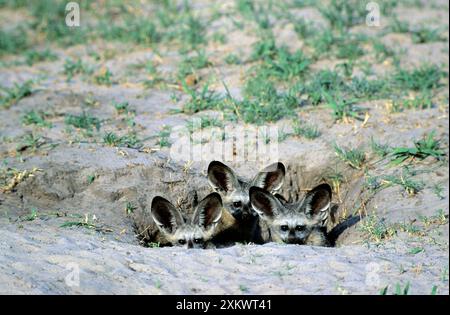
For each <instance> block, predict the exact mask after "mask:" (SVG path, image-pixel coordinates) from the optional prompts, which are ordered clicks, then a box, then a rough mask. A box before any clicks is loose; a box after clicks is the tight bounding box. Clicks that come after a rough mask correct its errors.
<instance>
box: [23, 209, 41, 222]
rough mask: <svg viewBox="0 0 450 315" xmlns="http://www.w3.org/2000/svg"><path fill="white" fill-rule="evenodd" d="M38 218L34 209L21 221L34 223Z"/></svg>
mask: <svg viewBox="0 0 450 315" xmlns="http://www.w3.org/2000/svg"><path fill="white" fill-rule="evenodd" d="M37 217H38V212H37V209H36V208H32V209H31V212H30V213H29V214H27V215H26V216H25V217H23V218H22V219H21V221H34V220H35V219H36V218H37Z"/></svg>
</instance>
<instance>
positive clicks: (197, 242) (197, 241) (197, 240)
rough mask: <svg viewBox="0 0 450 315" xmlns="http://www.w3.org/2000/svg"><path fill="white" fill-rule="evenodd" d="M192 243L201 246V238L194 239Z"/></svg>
mask: <svg viewBox="0 0 450 315" xmlns="http://www.w3.org/2000/svg"><path fill="white" fill-rule="evenodd" d="M194 243H195V244H201V243H203V240H202V239H201V238H194Z"/></svg>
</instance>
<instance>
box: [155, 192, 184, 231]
mask: <svg viewBox="0 0 450 315" xmlns="http://www.w3.org/2000/svg"><path fill="white" fill-rule="evenodd" d="M151 214H152V218H153V221H155V223H156V225H157V226H158V228H159V229H160V230H162V231H163V232H165V233H168V234H171V233H173V232H174V231H175V229H176V228H177V227H178V226H180V225H181V224H182V223H183V222H184V219H183V216H182V215H181V213H180V211H179V210H178V209H177V208H176V207H175V206H174V205H173V204H171V203H170V202H169V201H168V200H166V199H164V198H163V197H159V196H156V197H155V198H153V200H152V210H151Z"/></svg>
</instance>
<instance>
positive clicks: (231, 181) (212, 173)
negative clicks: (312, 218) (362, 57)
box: [208, 161, 286, 221]
mask: <svg viewBox="0 0 450 315" xmlns="http://www.w3.org/2000/svg"><path fill="white" fill-rule="evenodd" d="M285 174H286V169H285V167H284V165H283V164H282V163H274V164H271V165H269V166H268V167H266V168H265V169H264V170H262V171H261V172H259V173H258V174H257V175H256V176H255V177H254V178H253V179H252V180H251V181H249V182H247V181H244V180H243V179H241V178H240V177H238V175H237V174H236V173H235V172H234V171H233V170H232V169H231V168H229V167H228V166H226V165H225V164H223V163H221V162H218V161H213V162H211V163H210V164H209V166H208V181H209V184H210V185H211V187H212V188H213V189H214V190H215V191H216V192H218V193H219V194H220V195H221V196H222V199H223V203H224V207H225V208H226V209H227V210H228V211H229V212H230V213H231V214H232V215H233V217H234V218H235V219H236V220H238V221H239V220H245V219H248V218H250V217H252V216H256V214H255V213H254V211H253V210H252V207H251V204H250V198H249V190H250V187H252V186H256V187H260V188H263V189H265V190H267V191H269V192H273V193H275V192H276V191H277V190H279V189H280V188H281V186H282V185H283V180H284V176H285Z"/></svg>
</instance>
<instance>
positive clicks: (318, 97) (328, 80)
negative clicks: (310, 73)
mask: <svg viewBox="0 0 450 315" xmlns="http://www.w3.org/2000/svg"><path fill="white" fill-rule="evenodd" d="M344 87H345V81H344V78H342V76H341V75H340V74H339V73H338V72H337V71H330V70H321V71H319V72H317V73H316V74H315V75H314V77H313V79H312V80H311V81H310V82H308V83H307V84H305V85H304V86H303V87H302V88H301V91H300V92H301V93H303V94H306V95H308V97H309V100H310V102H311V103H312V104H313V105H317V104H319V103H322V102H324V101H330V99H329V98H330V97H331V95H335V94H337V93H338V92H339V91H341V90H342V89H343V88H344Z"/></svg>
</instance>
